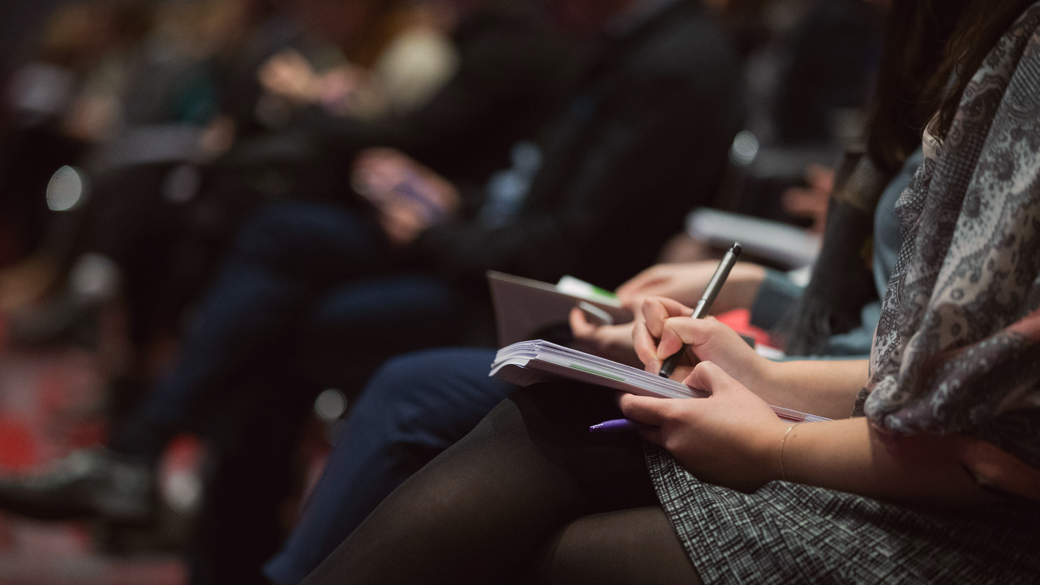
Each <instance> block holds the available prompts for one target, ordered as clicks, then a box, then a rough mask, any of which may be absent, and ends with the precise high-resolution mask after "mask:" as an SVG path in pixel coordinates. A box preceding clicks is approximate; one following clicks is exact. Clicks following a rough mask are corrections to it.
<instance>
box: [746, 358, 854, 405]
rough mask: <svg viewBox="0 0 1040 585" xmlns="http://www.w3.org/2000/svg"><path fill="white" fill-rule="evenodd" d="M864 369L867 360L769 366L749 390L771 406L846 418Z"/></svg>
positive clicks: (775, 364) (779, 363)
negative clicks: (758, 381) (760, 379)
mask: <svg viewBox="0 0 1040 585" xmlns="http://www.w3.org/2000/svg"><path fill="white" fill-rule="evenodd" d="M867 369H868V362H867V360H848V361H830V360H819V361H795V362H769V363H768V365H766V366H765V373H764V375H763V378H764V379H763V381H762V382H761V383H760V384H758V385H757V386H758V387H750V386H749V388H750V389H751V390H752V391H754V392H755V393H756V394H758V395H759V396H761V397H762V399H763V400H765V401H766V402H768V403H769V404H772V405H774V406H783V407H785V408H792V409H794V410H798V411H801V412H808V413H812V414H815V415H818V416H825V417H827V418H833V419H841V418H848V417H849V416H851V415H852V408H853V406H855V403H856V396H857V395H858V394H859V391H860V390H861V389H862V388H863V385H864V384H866V382H867Z"/></svg>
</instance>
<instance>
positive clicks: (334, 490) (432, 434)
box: [264, 349, 516, 585]
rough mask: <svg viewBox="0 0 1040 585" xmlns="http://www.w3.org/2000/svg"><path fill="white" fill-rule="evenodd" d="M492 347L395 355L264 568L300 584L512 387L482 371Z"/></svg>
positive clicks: (285, 582) (351, 417)
mask: <svg viewBox="0 0 1040 585" xmlns="http://www.w3.org/2000/svg"><path fill="white" fill-rule="evenodd" d="M494 357H495V351H494V350H483V349H440V350H429V351H424V352H420V353H415V354H409V355H405V356H401V357H397V358H394V359H392V360H390V361H389V362H387V363H386V364H385V365H383V367H381V368H380V369H379V371H378V372H377V373H376V374H375V375H374V376H373V377H372V378H371V379H370V380H369V383H368V385H367V386H366V387H365V390H364V392H363V393H362V394H361V396H360V398H359V399H358V401H357V403H356V404H355V405H354V406H353V408H352V409H351V410H350V412H349V413H348V415H347V418H346V419H345V420H344V421H342V422H341V428H339V429H338V432H337V436H336V440H335V444H334V445H333V449H332V453H331V454H330V455H329V459H328V461H327V463H326V467H325V472H324V474H323V475H322V476H321V479H320V480H319V481H318V483H317V485H316V486H315V487H314V491H313V492H312V493H311V495H310V498H309V499H308V500H307V504H306V506H305V507H304V510H303V513H302V515H301V516H300V520H299V522H298V523H297V525H296V527H295V529H294V530H293V532H292V534H291V535H290V536H289V539H288V541H287V542H286V543H285V546H284V547H283V549H282V551H281V552H280V553H279V554H278V556H276V557H275V558H274V559H272V560H271V562H269V563H268V564H267V565H266V567H265V568H264V573H265V574H266V575H267V577H268V578H270V579H272V580H273V581H275V582H276V583H279V584H281V585H289V584H293V585H295V584H296V583H299V582H301V581H303V579H304V578H305V577H306V576H307V575H308V574H310V572H311V571H312V570H314V568H315V567H317V566H318V564H319V563H321V562H322V561H323V560H324V559H325V557H326V556H328V555H329V553H331V552H332V551H333V549H335V548H336V547H337V546H338V545H339V543H340V542H342V541H343V539H344V538H346V537H347V535H349V534H350V533H351V532H352V531H353V530H354V528H356V527H357V525H358V524H360V523H361V521H362V520H364V519H365V517H366V516H368V514H369V512H371V511H372V510H373V509H374V508H375V507H376V506H377V505H378V504H379V503H380V502H381V501H383V499H384V498H385V497H386V496H388V495H389V494H390V492H392V491H393V490H394V488H396V487H397V486H398V485H400V484H401V483H402V482H404V480H406V479H408V477H409V476H411V475H412V474H413V473H415V472H416V471H418V470H419V469H420V468H422V466H423V465H425V464H426V463H427V462H429V461H430V460H432V459H433V458H434V457H436V456H437V455H438V454H439V453H440V452H442V451H444V450H445V449H447V448H448V447H450V446H451V445H452V444H454V443H455V442H456V441H458V440H459V439H461V438H462V437H464V436H465V435H466V433H468V432H469V431H470V430H472V429H473V427H475V426H476V425H477V423H479V422H480V421H481V419H483V418H484V416H485V415H487V413H489V412H491V409H492V408H494V407H495V405H497V404H498V403H499V402H501V401H502V400H503V399H504V398H505V397H506V396H507V395H509V393H510V392H511V391H512V390H514V389H515V388H516V387H515V386H513V385H511V384H506V383H504V382H501V381H499V380H497V379H495V378H491V377H488V372H489V371H490V366H491V362H492V361H493V360H494Z"/></svg>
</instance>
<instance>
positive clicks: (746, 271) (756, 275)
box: [617, 260, 766, 313]
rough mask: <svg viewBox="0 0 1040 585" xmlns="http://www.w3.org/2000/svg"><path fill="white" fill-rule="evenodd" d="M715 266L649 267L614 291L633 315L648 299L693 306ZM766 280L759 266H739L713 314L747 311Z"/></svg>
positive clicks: (672, 265)
mask: <svg viewBox="0 0 1040 585" xmlns="http://www.w3.org/2000/svg"><path fill="white" fill-rule="evenodd" d="M718 266H719V263H718V262H716V261H714V260H706V261H703V262H688V263H682V264H658V265H656V266H651V267H650V268H647V269H646V270H644V271H642V272H640V273H639V274H637V275H636V276H635V277H633V278H631V279H630V280H628V282H626V283H625V284H622V285H621V286H620V287H619V288H618V289H617V295H618V299H620V300H621V304H622V305H624V306H625V307H626V308H628V309H630V310H631V311H632V312H636V311H638V310H639V307H640V306H642V304H643V300H644V299H646V298H647V297H651V296H654V297H666V298H669V299H672V300H676V301H679V302H680V303H685V304H687V305H694V304H696V303H697V301H698V300H699V299H700V298H701V295H702V294H704V287H706V286H708V281H710V280H711V277H712V275H714V274H715V269H717V268H718ZM765 276H766V272H765V269H764V268H762V267H761V266H758V265H757V264H749V263H747V262H738V263H737V264H736V265H735V266H734V267H733V270H732V271H730V275H729V278H727V279H726V284H725V285H723V287H722V290H720V291H719V296H718V297H716V299H715V303H714V305H713V307H712V309H713V312H715V313H725V312H726V311H729V310H732V309H746V308H750V307H751V304H752V303H753V302H754V300H755V295H757V294H758V289H759V287H760V286H761V285H762V281H763V280H764V279H765Z"/></svg>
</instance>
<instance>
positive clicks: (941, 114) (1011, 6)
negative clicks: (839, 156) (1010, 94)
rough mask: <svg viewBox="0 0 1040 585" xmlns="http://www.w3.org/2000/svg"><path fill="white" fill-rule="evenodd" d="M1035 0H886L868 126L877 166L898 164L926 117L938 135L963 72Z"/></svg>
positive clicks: (948, 119)
mask: <svg viewBox="0 0 1040 585" xmlns="http://www.w3.org/2000/svg"><path fill="white" fill-rule="evenodd" d="M1035 1H1036V0H893V2H892V13H891V15H890V17H889V20H888V22H889V25H888V26H889V30H888V34H887V36H886V39H885V46H884V50H883V52H882V56H881V66H880V68H879V76H878V82H877V89H876V92H877V93H876V95H875V98H874V103H873V106H872V107H871V115H870V124H869V126H870V139H869V144H868V148H869V152H870V155H871V158H872V159H873V160H874V162H875V163H876V164H877V165H878V166H879V167H881V168H882V169H884V170H886V171H888V172H893V173H894V172H896V171H897V170H899V167H900V166H902V164H903V162H904V161H905V160H906V158H907V157H908V156H909V155H910V153H911V152H913V151H914V149H916V148H917V147H918V146H920V144H921V132H922V131H923V130H924V128H925V126H926V125H928V123H929V122H930V121H932V120H933V117H934V120H935V121H934V125H933V127H932V128H931V131H932V133H933V134H935V135H936V136H937V137H939V138H944V137H945V136H946V132H947V130H949V128H950V125H951V123H952V122H953V117H954V115H955V114H956V113H957V107H958V105H959V104H960V98H961V95H962V94H963V93H964V89H965V88H966V87H967V85H968V83H969V82H970V81H971V76H972V75H973V74H974V73H975V71H976V70H978V68H979V67H981V66H982V61H983V60H984V59H985V58H986V55H988V54H989V52H990V50H992V49H993V46H994V45H996V43H997V41H998V40H999V39H1000V37H1001V36H1002V35H1003V34H1004V33H1005V32H1006V31H1007V29H1008V28H1009V27H1010V26H1011V24H1012V23H1013V22H1014V21H1015V19H1016V18H1018V17H1019V15H1021V14H1022V12H1023V11H1025V10H1026V8H1028V7H1029V6H1030V5H1032V4H1033V3H1034V2H1035ZM951 80H952V83H951ZM936 113H938V116H936Z"/></svg>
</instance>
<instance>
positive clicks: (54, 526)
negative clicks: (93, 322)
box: [0, 323, 198, 585]
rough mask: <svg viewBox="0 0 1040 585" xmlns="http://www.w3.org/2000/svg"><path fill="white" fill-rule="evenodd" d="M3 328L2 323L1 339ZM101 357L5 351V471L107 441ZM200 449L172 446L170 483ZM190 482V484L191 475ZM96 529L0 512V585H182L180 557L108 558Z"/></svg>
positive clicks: (0, 436) (1, 365)
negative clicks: (104, 439) (174, 447)
mask: <svg viewBox="0 0 1040 585" xmlns="http://www.w3.org/2000/svg"><path fill="white" fill-rule="evenodd" d="M2 329H3V327H2V323H0V339H3V331H2ZM99 356H100V354H99V353H92V352H87V351H85V350H81V349H63V350H49V351H23V350H19V351H14V350H9V349H6V350H5V349H4V348H3V347H2V346H0V469H2V470H4V471H5V472H8V471H11V470H28V469H32V468H34V467H36V466H39V465H42V464H45V463H46V462H48V461H50V460H52V459H53V458H55V457H60V456H62V455H65V454H66V453H68V452H69V450H70V449H73V448H76V447H82V446H89V445H93V444H96V443H97V442H98V441H99V440H100V439H101V438H102V437H103V434H104V431H105V425H104V420H103V417H102V415H101V412H102V399H103V388H104V378H103V376H102V374H101V372H102V364H101V362H102V360H101V358H100V357H99ZM197 451H198V448H197V446H196V445H193V444H191V443H190V442H189V443H182V444H181V446H180V448H179V449H174V457H173V458H172V459H173V460H174V468H173V469H168V470H167V473H165V474H164V475H165V476H166V478H165V479H171V478H176V479H174V480H173V483H174V484H176V485H181V486H183V485H184V483H185V477H186V476H185V473H189V472H190V471H191V467H192V465H195V464H197V460H198V456H197ZM168 459H170V457H168ZM166 467H167V468H169V467H170V465H169V463H168V464H167V466H166ZM188 479H189V481H188V483H189V484H190V474H189V476H188ZM178 482H179V483H178ZM164 483H168V482H166V481H165V480H164ZM98 529H99V527H98V526H97V525H95V524H91V523H88V522H60V523H54V522H39V521H32V520H27V519H24V518H19V517H16V516H13V515H10V514H6V513H3V512H0V585H59V584H61V585H88V584H89V585H123V584H126V585H179V584H182V583H184V582H185V577H186V571H185V567H184V566H183V563H182V562H180V560H179V559H178V557H177V556H176V555H174V554H171V553H163V554H157V553H143V554H135V555H132V556H116V555H112V554H108V553H105V552H102V551H100V550H99V549H100V548H101V547H100V545H98V544H97V542H98V541H99V540H102V539H99V538H96V536H97V531H98Z"/></svg>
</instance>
